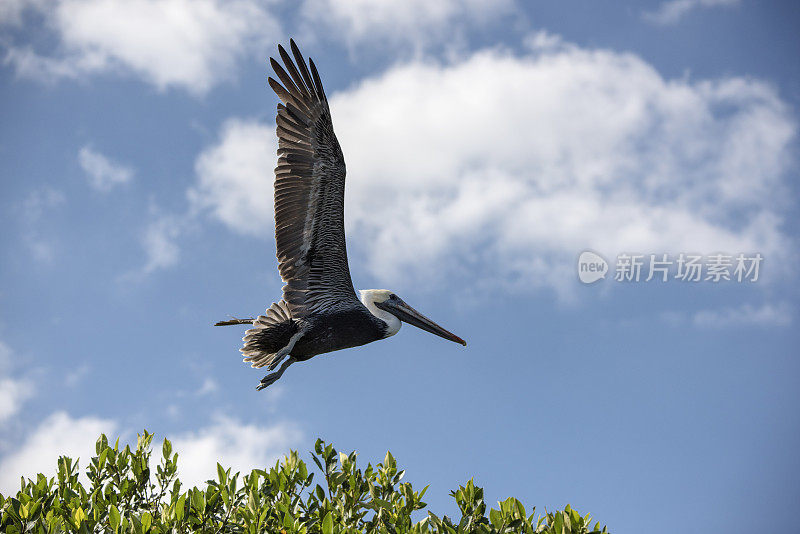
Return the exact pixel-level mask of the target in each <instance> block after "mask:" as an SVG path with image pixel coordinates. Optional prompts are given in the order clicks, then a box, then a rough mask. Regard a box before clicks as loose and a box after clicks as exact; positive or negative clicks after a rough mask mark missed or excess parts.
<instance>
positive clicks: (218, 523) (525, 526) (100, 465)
mask: <svg viewBox="0 0 800 534" xmlns="http://www.w3.org/2000/svg"><path fill="white" fill-rule="evenodd" d="M152 441H153V435H152V434H150V433H148V432H147V431H145V432H144V434H143V435H140V436H139V438H138V441H137V444H136V448H135V450H132V449H131V448H130V446H127V445H126V446H125V447H124V448H122V449H121V448H120V445H119V440H117V442H116V443H115V444H114V445H113V446H111V445H109V443H108V439H107V438H106V436H105V435H103V436H101V437H100V439H98V440H97V446H96V452H97V455H96V456H94V457H93V458H92V460H91V462H90V463H89V467H88V469H87V471H86V474H87V476H88V479H89V483H88V486H84V485H83V483H82V482H81V481H79V480H78V464H77V462H73V461H72V460H71V459H70V458H66V457H61V458H59V460H58V475H57V476H56V477H55V478H51V479H48V478H47V477H45V476H44V475H42V474H40V475H38V476H37V478H36V480H31V479H25V478H23V479H22V480H21V489H20V491H19V493H17V495H16V496H15V497H4V496H3V495H0V531H1V532H7V533H9V534H15V533H23V532H25V533H27V532H30V533H50V532H80V533H88V532H113V533H115V534H116V533H126V534H144V533H167V532H171V533H180V532H206V533H228V532H230V533H234V532H235V533H253V534H255V533H261V532H268V533H281V534H289V533H296V534H341V533H348V534H350V533H382V534H383V533H387V534H388V533H412V534H418V533H423V532H424V533H437V534H439V533H441V534H466V533H480V534H501V533H546V534H589V533H593V532H597V533H600V532H603V533H605V532H608V531H607V530H606V528H605V527H603V528H602V530H600V524H599V523H598V524H595V525H594V527H590V522H589V521H590V518H589V516H588V515H586V516H583V517H582V516H581V515H580V514H578V513H577V512H576V511H575V510H573V509H572V508H570V506H569V505H567V506H566V508H565V509H564V511H558V512H554V513H546V514H545V515H543V516H541V517H539V518H536V517H535V510H531V511H530V515H528V513H527V511H526V510H525V506H524V505H523V504H522V503H521V502H520V501H518V500H517V499H514V498H513V497H512V498H509V499H507V500H505V501H503V502H500V503H498V505H499V509H494V508H493V509H490V510H489V513H488V516H487V515H486V504H485V503H484V501H483V489H481V488H479V487H477V486H475V484H474V483H473V481H472V480H470V481H469V482H467V484H466V486H462V487H459V488H458V490H456V491H453V492H452V493H451V495H452V497H453V498H455V500H456V503H457V504H458V507H459V509H460V511H461V514H462V517H461V518H460V519H459V520H458V521H455V520H452V519H450V518H448V517H447V516H443V517H441V518H439V517H438V516H437V515H435V514H433V513H432V512H428V514H427V516H422V514H423V512H419V511H420V510H423V509H424V508H425V507H426V504H425V503H424V502H422V497H423V496H424V495H425V492H426V490H427V489H428V488H427V487H425V488H423V489H422V491H415V490H414V488H413V487H412V485H411V484H409V483H407V482H401V480H402V479H403V474H404V472H403V471H401V470H398V468H397V462H396V461H395V459H394V457H393V456H392V455H391V453H388V452H387V453H386V457H385V458H384V460H383V462H382V463H379V464H377V465H375V466H372V465H371V464H368V465H367V467H366V469H363V470H362V469H359V468H358V467H357V466H356V454H355V452H352V453H350V454H349V455H348V454H344V453H337V451H336V450H335V449H334V448H333V446H332V445H329V444H326V443H324V442H323V441H321V440H317V443H316V445H315V447H314V453H312V459H313V460H314V463H315V464H316V466H317V467H318V468H319V471H320V473H319V474H321V477H319V478H320V479H321V480H320V482H321V483H320V484H315V483H314V477H315V474H314V473H309V470H308V466H307V465H306V464H305V462H303V461H302V460H300V458H299V457H298V455H297V453H296V452H292V453H290V454H289V456H287V457H284V459H283V460H282V461H279V462H277V463H276V464H275V466H274V467H272V468H271V469H269V470H268V471H266V470H262V469H254V470H253V471H251V472H250V473H249V474H247V475H244V476H243V477H242V476H240V473H233V474H232V473H231V470H230V469H225V468H224V467H222V466H221V465H220V464H217V479H216V480H209V481H207V483H206V485H205V487H203V488H197V487H194V488H191V489H187V490H185V491H184V490H183V489H182V487H181V483H180V481H179V480H178V478H177V462H178V455H177V454H176V453H173V451H172V444H171V443H170V442H169V440H166V439H165V440H164V443H163V445H162V447H161V453H162V458H161V460H160V461H159V463H158V465H156V466H155V467H156V469H155V473H153V472H151V466H152V465H153V462H152V461H151V452H152V450H151V445H152ZM415 512H416V513H415ZM412 515H415V516H417V517H421V516H422V517H421V520H420V521H414V519H412Z"/></svg>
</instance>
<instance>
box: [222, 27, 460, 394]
mask: <svg viewBox="0 0 800 534" xmlns="http://www.w3.org/2000/svg"><path fill="white" fill-rule="evenodd" d="M289 43H290V48H291V50H292V55H293V56H294V59H295V61H296V63H295V62H294V61H292V58H291V57H290V56H289V54H288V53H287V52H286V50H284V48H283V47H282V46H281V45H278V52H279V53H280V56H281V59H283V64H284V65H285V66H286V69H285V70H284V68H283V67H281V65H280V63H278V62H277V61H276V60H275V59H273V58H270V63H271V64H272V68H273V70H274V71H275V74H277V76H278V78H279V79H280V81H281V82H282V84H281V83H279V82H277V81H275V80H274V79H272V78H269V85H270V86H271V87H272V89H273V91H275V93H276V94H277V95H278V97H279V98H280V99H281V101H283V104H278V115H277V117H276V119H275V122H276V124H277V134H278V166H277V167H276V168H275V240H276V242H277V256H278V270H279V272H280V275H281V278H282V279H283V281H284V283H285V284H286V285H284V286H283V298H282V300H281V301H280V302H277V303H275V304H273V305H272V306H270V307H269V309H267V311H266V313H265V314H264V315H261V316H259V317H258V318H256V319H252V318H250V319H236V318H234V319H231V320H227V321H220V322H218V323H216V326H225V325H233V324H247V323H252V325H253V328H251V329H250V330H247V332H245V336H244V338H242V340H243V341H244V347H243V348H241V349H239V350H240V351H241V352H242V354H243V355H244V361H245V362H248V363H250V364H252V366H253V367H256V368H260V367H267V368H268V369H269V370H270V371H274V370H275V368H276V367H278V365H280V369H278V370H277V371H275V372H273V373H270V374H268V375H267V376H265V377H264V378H262V379H261V383H260V384H259V385H258V387H257V388H256V389H259V390H260V389H264V388H265V387H267V386H269V385H270V384H273V383H274V382H275V381H276V380H278V379H279V378H280V377H281V375H283V373H284V371H286V369H287V368H288V367H289V366H290V365H292V364H293V363H294V362H300V361H305V360H308V359H310V358H313V357H314V356H316V355H317V354H324V353H326V352H331V351H335V350H340V349H346V348H350V347H357V346H359V345H365V344H367V343H371V342H373V341H377V340H379V339H384V338H387V337H389V336H393V335H395V334H396V333H397V332H398V330H400V324H401V322H406V323H408V324H411V325H414V326H416V327H419V328H421V329H423V330H426V331H428V332H431V333H433V334H436V335H437V336H441V337H443V338H445V339H449V340H450V341H455V342H456V343H461V344H462V345H466V344H467V343H466V342H465V341H464V340H463V339H461V338H460V337H458V336H456V335H455V334H453V333H451V332H448V331H447V330H445V329H444V328H442V327H441V326H439V325H437V324H436V323H434V322H433V321H431V320H430V319H428V318H427V317H425V316H424V315H422V314H421V313H419V312H418V311H417V310H415V309H414V308H412V307H411V306H409V305H408V304H406V303H405V301H403V299H401V298H400V297H398V296H397V295H395V294H394V293H392V292H391V291H389V290H386V289H367V290H362V291H360V292H359V293H360V295H361V299H360V300H359V298H358V297H357V296H356V292H355V290H354V289H353V282H352V280H351V279H350V269H349V267H348V265H347V250H346V247H345V238H344V177H345V165H344V156H343V155H342V149H341V148H340V147H339V142H338V141H337V140H336V135H335V134H334V133H333V123H332V122H331V112H330V109H329V108H328V99H327V97H326V96H325V91H324V90H323V89H322V82H320V79H319V74H318V73H317V68H316V67H315V66H314V62H313V61H312V60H311V58H309V63H308V66H307V65H306V62H305V60H304V59H303V56H302V55H301V54H300V50H299V49H298V48H297V45H296V44H295V42H294V40H290V41H289ZM309 67H310V71H309ZM287 71H288V72H287ZM284 359H285V361H284ZM282 361H283V364H281V362H282Z"/></svg>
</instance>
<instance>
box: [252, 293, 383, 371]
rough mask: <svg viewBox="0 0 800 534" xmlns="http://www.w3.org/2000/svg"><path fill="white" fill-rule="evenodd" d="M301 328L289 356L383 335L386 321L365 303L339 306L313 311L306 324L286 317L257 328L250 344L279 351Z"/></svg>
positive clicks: (308, 354) (306, 356) (309, 355)
mask: <svg viewBox="0 0 800 534" xmlns="http://www.w3.org/2000/svg"><path fill="white" fill-rule="evenodd" d="M301 329H302V331H303V335H302V337H300V339H299V340H298V341H297V343H296V344H295V345H294V348H293V349H292V356H293V357H294V358H295V360H297V361H305V360H308V359H311V358H312V357H314V356H316V355H317V354H324V353H326V352H332V351H335V350H341V349H349V348H352V347H358V346H361V345H366V344H367V343H372V342H373V341H377V340H379V339H383V338H384V337H385V335H386V329H387V325H386V323H384V322H383V321H381V320H380V319H378V318H377V317H375V316H374V315H372V314H371V313H370V312H369V310H367V308H366V307H364V306H358V307H356V306H353V307H349V308H340V309H338V310H331V311H326V312H325V313H323V314H320V315H315V316H313V317H312V318H310V320H309V321H305V324H302V323H300V321H298V320H296V319H288V320H286V321H283V322H280V323H277V324H274V325H272V326H270V327H268V328H262V329H259V330H258V331H257V332H256V335H255V336H254V338H253V340H252V345H251V347H252V348H257V349H259V350H260V351H262V352H264V353H268V354H269V353H275V352H278V351H279V350H280V349H282V348H283V347H285V346H286V345H288V344H289V340H290V339H291V338H292V336H293V335H295V334H297V333H298V332H299V331H300V330H301Z"/></svg>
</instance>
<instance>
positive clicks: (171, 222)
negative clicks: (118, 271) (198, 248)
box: [124, 213, 188, 277]
mask: <svg viewBox="0 0 800 534" xmlns="http://www.w3.org/2000/svg"><path fill="white" fill-rule="evenodd" d="M187 224H188V218H187V217H186V216H183V217H179V216H176V215H169V214H160V213H154V214H153V215H152V218H151V220H150V222H149V223H148V224H147V227H146V228H145V230H144V233H143V234H142V236H141V242H142V247H143V248H144V252H145V263H144V266H143V267H142V268H141V270H139V271H133V272H129V273H127V274H126V275H124V276H125V277H128V276H134V277H136V276H141V275H148V274H151V273H153V272H155V271H158V270H160V269H166V268H169V267H172V266H174V265H175V264H177V263H178V260H179V259H180V248H179V247H178V243H177V240H178V238H179V237H180V236H181V235H183V233H184V232H185V231H186V227H187Z"/></svg>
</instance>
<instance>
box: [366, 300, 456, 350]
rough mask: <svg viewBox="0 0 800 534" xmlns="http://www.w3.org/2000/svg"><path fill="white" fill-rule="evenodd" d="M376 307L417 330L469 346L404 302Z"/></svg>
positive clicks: (399, 301)
mask: <svg viewBox="0 0 800 534" xmlns="http://www.w3.org/2000/svg"><path fill="white" fill-rule="evenodd" d="M375 305H376V306H378V307H379V308H381V309H383V310H386V311H388V312H389V313H391V314H392V315H394V316H395V317H397V318H398V319H400V320H401V321H403V322H406V323H408V324H410V325H414V326H416V327H417V328H421V329H423V330H425V331H426V332H430V333H431V334H436V335H437V336H439V337H443V338H445V339H449V340H450V341H455V342H456V343H461V344H462V345H464V346H465V347H466V346H467V342H466V341H464V340H463V339H461V338H460V337H458V336H457V335H455V334H454V333H452V332H448V331H447V330H445V329H444V328H442V327H441V326H439V325H438V324H436V323H434V322H433V321H431V320H430V319H428V318H427V317H425V316H424V315H422V314H421V313H419V312H418V311H417V310H415V309H414V308H412V307H411V306H409V305H408V304H406V303H405V301H404V300H402V299H400V298H398V299H396V302H392V301H386V302H381V303H377V302H376V303H375Z"/></svg>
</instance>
